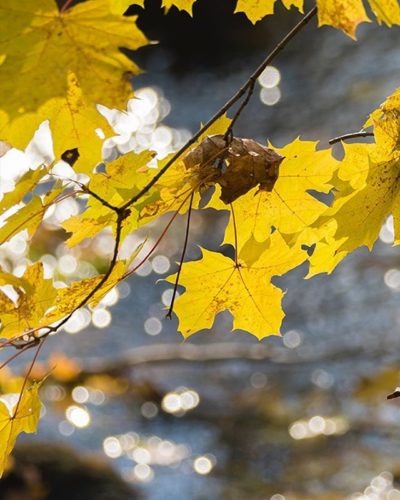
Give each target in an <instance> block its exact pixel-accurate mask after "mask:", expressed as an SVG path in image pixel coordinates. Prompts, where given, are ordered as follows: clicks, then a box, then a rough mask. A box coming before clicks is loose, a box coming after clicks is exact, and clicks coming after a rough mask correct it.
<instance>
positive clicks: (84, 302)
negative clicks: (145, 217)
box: [47, 212, 126, 335]
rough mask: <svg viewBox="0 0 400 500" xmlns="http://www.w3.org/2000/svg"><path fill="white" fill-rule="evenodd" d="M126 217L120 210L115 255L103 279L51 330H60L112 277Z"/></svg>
mask: <svg viewBox="0 0 400 500" xmlns="http://www.w3.org/2000/svg"><path fill="white" fill-rule="evenodd" d="M125 218H126V215H125V214H124V213H123V212H120V213H119V214H118V220H117V227H116V230H115V244H114V252H113V256H112V259H111V262H110V265H109V267H108V269H107V272H106V273H105V274H104V276H103V277H102V279H101V280H100V281H99V282H98V283H97V285H96V286H95V287H94V288H93V289H92V290H91V292H90V293H88V295H87V296H86V297H85V298H84V299H82V301H81V302H80V303H79V304H78V305H77V306H76V307H75V309H74V310H73V311H72V312H70V313H69V314H68V316H66V317H65V318H64V319H62V320H61V321H60V322H59V323H58V324H57V325H56V326H54V327H51V331H53V332H55V331H57V330H59V329H60V328H61V327H62V326H63V325H64V324H65V323H66V322H67V321H68V320H69V319H70V318H71V316H72V315H73V314H74V312H75V311H77V310H78V309H80V308H81V307H83V306H84V305H86V304H87V303H88V302H89V300H90V299H91V298H92V297H93V296H94V295H95V293H96V292H97V291H98V290H99V289H100V288H101V287H102V286H103V285H104V283H105V282H106V281H107V280H108V278H109V277H110V275H111V273H112V272H113V270H114V267H115V265H116V263H117V258H118V250H119V244H120V241H121V232H122V223H123V221H124V219H125ZM49 328H50V327H49ZM49 333H50V332H49ZM47 335H48V334H47Z"/></svg>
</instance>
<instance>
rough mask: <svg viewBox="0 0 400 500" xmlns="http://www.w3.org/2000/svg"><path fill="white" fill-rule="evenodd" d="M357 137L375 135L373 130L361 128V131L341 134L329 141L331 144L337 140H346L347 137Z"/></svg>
mask: <svg viewBox="0 0 400 500" xmlns="http://www.w3.org/2000/svg"><path fill="white" fill-rule="evenodd" d="M357 137H374V133H373V132H367V131H366V130H360V131H359V132H351V133H350V134H344V135H339V136H338V137H334V138H333V139H331V140H330V141H329V144H331V145H332V144H336V143H337V142H341V141H346V140H347V139H356V138H357Z"/></svg>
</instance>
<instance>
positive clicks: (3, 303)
mask: <svg viewBox="0 0 400 500" xmlns="http://www.w3.org/2000/svg"><path fill="white" fill-rule="evenodd" d="M138 250H140V247H139V249H138ZM136 254H137V251H136V252H134V253H133V255H132V258H134V257H135V256H136ZM130 262H131V259H129V260H127V261H123V260H120V261H117V263H116V265H115V266H114V268H113V270H112V272H111V274H110V276H109V277H108V279H107V281H105V282H104V283H103V284H102V285H101V286H100V287H99V288H98V289H97V290H96V292H95V294H94V295H93V296H92V297H91V299H90V302H89V303H90V304H92V305H93V306H95V305H96V304H98V302H99V301H100V300H101V298H102V297H104V295H106V294H107V293H108V292H109V291H110V290H111V289H112V288H114V286H115V285H116V284H117V283H118V282H119V281H120V280H121V279H122V278H123V276H124V275H125V273H126V272H127V270H128V267H129V264H130ZM1 278H3V279H4V281H5V280H6V279H7V284H9V285H12V286H13V287H14V289H15V291H16V293H17V295H18V299H17V300H16V301H13V300H11V299H10V298H9V296H8V295H7V294H6V293H5V292H4V291H2V290H0V311H1V312H0V321H1V330H0V335H1V337H3V338H8V339H13V338H16V337H19V336H20V335H21V334H23V333H24V332H27V333H28V334H31V333H34V332H39V331H40V329H41V328H44V327H46V326H50V325H53V324H54V323H56V322H57V321H60V320H62V319H63V318H65V317H66V316H68V315H69V314H71V313H72V312H73V311H75V310H76V309H77V308H79V306H81V305H82V303H83V302H84V300H85V299H86V297H88V296H89V294H90V293H91V292H92V291H93V290H94V289H95V288H96V287H97V286H99V285H100V283H101V282H102V279H103V275H98V276H94V277H93V278H86V279H83V280H79V281H73V282H72V283H71V284H70V285H68V286H66V287H62V288H55V287H54V283H53V280H52V279H46V278H45V277H44V272H43V264H42V262H40V261H39V262H36V263H34V264H31V265H29V266H28V267H27V268H26V270H25V273H24V274H23V276H22V278H19V279H17V278H15V277H14V279H12V280H10V279H8V276H7V275H5V273H0V279H1ZM0 283H1V281H0Z"/></svg>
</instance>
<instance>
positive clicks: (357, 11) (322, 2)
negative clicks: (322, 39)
mask: <svg viewBox="0 0 400 500" xmlns="http://www.w3.org/2000/svg"><path fill="white" fill-rule="evenodd" d="M369 4H370V6H371V10H372V11H373V13H374V14H375V16H376V18H377V20H378V22H379V23H385V24H387V25H388V26H392V25H393V24H400V6H399V3H398V0H369ZM317 6H318V24H319V26H323V25H329V26H333V27H334V28H338V29H341V30H342V31H344V32H345V33H346V34H347V35H349V36H351V37H352V38H355V37H356V29H357V27H358V25H359V24H360V23H364V22H369V21H370V19H369V17H368V15H367V13H366V11H365V8H364V5H363V0H317Z"/></svg>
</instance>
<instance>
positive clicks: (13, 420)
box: [0, 384, 41, 477]
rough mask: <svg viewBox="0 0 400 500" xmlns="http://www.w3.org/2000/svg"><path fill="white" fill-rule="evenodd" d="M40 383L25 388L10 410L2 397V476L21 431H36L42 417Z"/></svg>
mask: <svg viewBox="0 0 400 500" xmlns="http://www.w3.org/2000/svg"><path fill="white" fill-rule="evenodd" d="M39 386H40V384H33V385H32V386H31V387H29V388H28V389H25V390H24V392H23V394H22V395H21V400H20V401H19V403H16V404H15V405H14V407H13V408H11V410H9V408H8V406H7V404H6V403H5V402H4V400H1V399H0V477H1V476H2V474H3V472H4V468H5V465H6V460H7V457H8V456H9V455H10V453H11V451H12V449H13V448H14V445H15V441H16V439H17V437H18V435H19V434H21V432H26V433H32V432H36V430H37V426H38V423H39V417H40V408H41V402H40V399H39V394H38V390H39Z"/></svg>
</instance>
